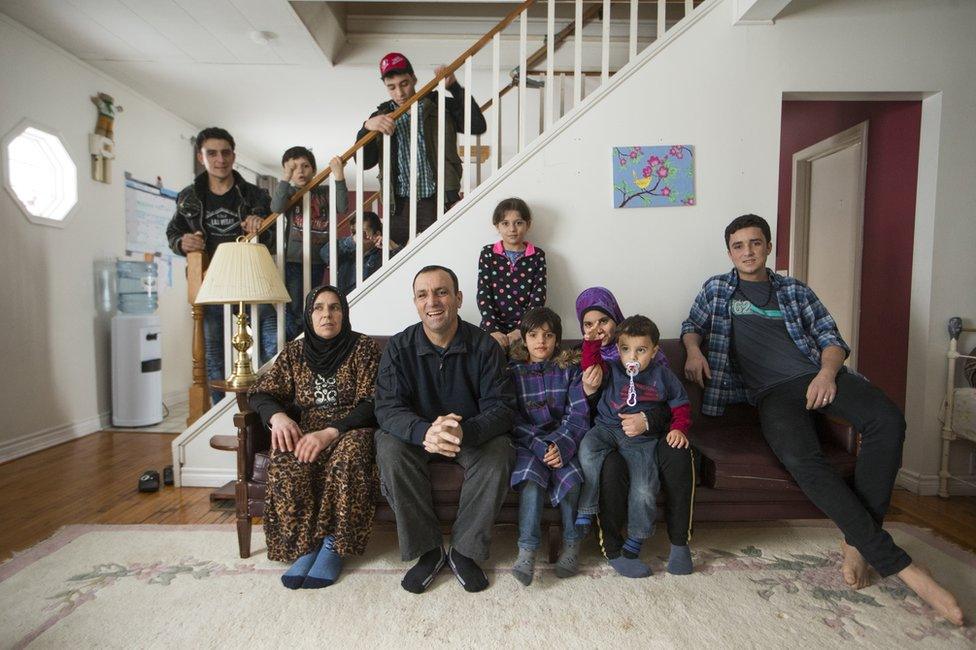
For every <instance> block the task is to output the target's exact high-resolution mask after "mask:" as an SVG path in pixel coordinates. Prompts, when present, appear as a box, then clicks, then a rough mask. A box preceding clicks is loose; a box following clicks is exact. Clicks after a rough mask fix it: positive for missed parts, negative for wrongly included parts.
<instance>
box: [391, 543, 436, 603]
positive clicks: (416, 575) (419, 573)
mask: <svg viewBox="0 0 976 650" xmlns="http://www.w3.org/2000/svg"><path fill="white" fill-rule="evenodd" d="M443 566H444V549H442V548H441V547H440V546H438V547H436V548H432V549H430V550H429V551H427V552H426V553H424V554H423V555H421V556H420V559H419V560H417V563H416V564H415V565H413V568H411V569H410V570H409V571H407V575H405V576H403V580H401V581H400V586H401V587H403V588H404V589H406V590H407V591H409V592H410V593H412V594H422V593H424V589H426V588H427V587H428V586H429V585H430V583H431V582H433V580H434V577H435V576H436V575H437V572H438V571H440V570H441V567H443Z"/></svg>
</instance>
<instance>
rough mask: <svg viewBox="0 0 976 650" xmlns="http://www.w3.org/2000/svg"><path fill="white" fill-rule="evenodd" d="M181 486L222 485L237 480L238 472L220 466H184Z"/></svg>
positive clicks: (181, 470) (181, 471)
mask: <svg viewBox="0 0 976 650" xmlns="http://www.w3.org/2000/svg"><path fill="white" fill-rule="evenodd" d="M180 477H181V480H180V487H212V488H215V487H220V486H222V485H224V484H226V483H227V482H228V481H234V480H237V473H236V472H234V471H228V470H226V469H222V468H220V467H186V466H184V467H182V468H181V469H180Z"/></svg>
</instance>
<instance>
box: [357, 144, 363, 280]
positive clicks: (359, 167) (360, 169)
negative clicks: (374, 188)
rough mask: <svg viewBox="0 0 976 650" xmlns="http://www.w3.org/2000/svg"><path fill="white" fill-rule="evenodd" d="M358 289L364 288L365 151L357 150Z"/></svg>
mask: <svg viewBox="0 0 976 650" xmlns="http://www.w3.org/2000/svg"><path fill="white" fill-rule="evenodd" d="M355 239H356V288H357V289H358V288H359V287H361V286H363V253H364V251H363V150H362V148H359V149H357V150H356V237H355Z"/></svg>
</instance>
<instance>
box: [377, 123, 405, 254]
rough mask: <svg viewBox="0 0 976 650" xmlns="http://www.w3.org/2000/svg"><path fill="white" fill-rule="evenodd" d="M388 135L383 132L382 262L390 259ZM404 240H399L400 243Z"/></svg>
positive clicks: (390, 214) (390, 221) (389, 145)
mask: <svg viewBox="0 0 976 650" xmlns="http://www.w3.org/2000/svg"><path fill="white" fill-rule="evenodd" d="M391 145H392V142H391V139H390V136H388V135H386V134H385V133H384V134H383V181H382V184H383V187H382V188H380V190H381V191H382V193H383V194H382V201H383V264H386V263H387V262H389V261H390V224H391V223H393V211H392V210H391V209H390V147H391ZM403 243H404V242H400V244H401V245H402V244H403Z"/></svg>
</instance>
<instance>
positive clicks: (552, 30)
mask: <svg viewBox="0 0 976 650" xmlns="http://www.w3.org/2000/svg"><path fill="white" fill-rule="evenodd" d="M546 5H547V7H546V121H545V128H546V129H548V128H549V127H550V126H552V121H553V120H552V116H553V109H554V108H555V90H556V89H555V88H554V87H553V84H554V82H555V79H554V78H553V74H552V69H553V65H554V64H553V59H554V58H555V57H556V44H555V43H554V41H555V40H556V0H549V1H548V2H547V3H546Z"/></svg>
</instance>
